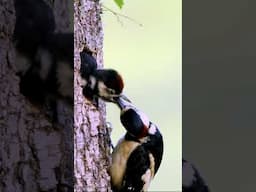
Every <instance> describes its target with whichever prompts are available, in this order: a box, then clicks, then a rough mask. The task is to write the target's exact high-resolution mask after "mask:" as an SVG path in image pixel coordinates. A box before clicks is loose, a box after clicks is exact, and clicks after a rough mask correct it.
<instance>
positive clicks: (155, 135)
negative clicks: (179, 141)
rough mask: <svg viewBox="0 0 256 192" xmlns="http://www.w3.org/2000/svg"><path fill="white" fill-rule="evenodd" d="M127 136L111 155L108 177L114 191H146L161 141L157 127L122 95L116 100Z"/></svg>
mask: <svg viewBox="0 0 256 192" xmlns="http://www.w3.org/2000/svg"><path fill="white" fill-rule="evenodd" d="M116 103H117V104H118V106H119V108H120V109H121V116H120V118H121V123H122V125H123V126H124V128H125V129H126V134H125V136H124V137H123V138H121V139H120V141H119V142H118V144H117V145H116V147H115V148H114V150H113V153H112V164H111V166H110V171H109V172H110V176H111V184H112V189H113V191H115V192H129V191H131V192H132V191H134V192H142V191H147V190H148V188H149V185H150V181H151V180H152V179H153V177H154V176H155V174H156V173H157V171H158V169H159V167H160V164H161V161H162V156H163V138H162V135H161V133H160V131H159V129H158V128H157V126H156V125H155V124H154V123H152V122H151V121H149V120H148V118H147V116H146V115H145V114H144V113H143V112H141V111H140V110H138V109H137V108H136V107H135V106H134V105H133V104H132V103H131V102H130V101H129V100H128V99H127V98H126V97H125V96H124V95H121V96H120V97H118V98H116Z"/></svg>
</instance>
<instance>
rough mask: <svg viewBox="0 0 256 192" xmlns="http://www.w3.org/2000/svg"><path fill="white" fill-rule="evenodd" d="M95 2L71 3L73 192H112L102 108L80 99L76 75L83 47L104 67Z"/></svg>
mask: <svg viewBox="0 0 256 192" xmlns="http://www.w3.org/2000/svg"><path fill="white" fill-rule="evenodd" d="M100 13H101V6H100V4H99V1H98V0H75V2H74V32H75V36H74V37H75V38H74V47H75V48H74V49H75V51H74V57H75V58H74V62H75V72H74V73H75V75H74V77H75V81H74V92H75V93H74V94H75V98H74V99H75V101H74V102H75V103H74V145H75V148H74V159H75V162H74V166H75V167H74V172H75V191H76V192H83V191H102V192H106V191H111V190H110V178H109V175H108V173H107V169H108V166H109V163H110V159H109V157H110V140H109V138H110V136H109V130H108V129H107V127H106V126H105V113H106V112H105V104H104V102H102V101H99V108H98V109H96V108H95V107H94V106H93V105H92V104H91V103H90V102H88V101H87V100H86V99H85V98H84V97H83V95H82V89H81V79H80V75H79V69H80V55H79V53H80V52H81V51H82V50H83V48H84V47H86V48H88V49H90V50H91V51H93V52H94V56H95V57H96V58H97V63H98V65H99V66H98V67H102V65H103V61H102V60H103V53H102V46H103V32H102V23H101V17H100Z"/></svg>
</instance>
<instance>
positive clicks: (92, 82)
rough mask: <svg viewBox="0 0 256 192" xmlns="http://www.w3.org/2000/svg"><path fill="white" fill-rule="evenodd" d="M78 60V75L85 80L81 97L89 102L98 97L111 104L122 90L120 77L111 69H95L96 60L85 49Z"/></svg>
mask: <svg viewBox="0 0 256 192" xmlns="http://www.w3.org/2000/svg"><path fill="white" fill-rule="evenodd" d="M80 58H81V67H80V74H81V77H82V78H83V79H84V80H85V84H84V85H83V95H84V96H85V97H86V98H87V99H88V100H90V101H95V100H96V99H97V98H98V97H99V98H101V99H103V100H105V101H110V102H113V101H114V98H116V97H118V96H119V95H120V94H121V93H122V90H123V88H124V83H123V79H122V77H121V75H120V74H119V73H118V72H117V71H116V70H113V69H97V62H96V59H95V58H94V57H93V55H92V53H90V52H89V51H88V50H86V49H84V50H83V51H82V52H81V53H80ZM96 103H97V102H96Z"/></svg>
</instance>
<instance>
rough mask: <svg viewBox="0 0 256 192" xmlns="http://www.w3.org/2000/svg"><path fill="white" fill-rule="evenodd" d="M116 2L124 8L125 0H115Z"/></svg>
mask: <svg viewBox="0 0 256 192" xmlns="http://www.w3.org/2000/svg"><path fill="white" fill-rule="evenodd" d="M114 1H115V3H116V4H117V5H118V7H119V8H120V9H122V7H123V5H124V0H114Z"/></svg>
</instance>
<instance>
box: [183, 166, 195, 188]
mask: <svg viewBox="0 0 256 192" xmlns="http://www.w3.org/2000/svg"><path fill="white" fill-rule="evenodd" d="M194 174H195V171H194V168H193V167H192V165H191V164H190V163H187V162H185V163H184V164H183V165H182V185H184V186H185V187H188V186H190V185H192V184H193V181H194V180H195V177H194Z"/></svg>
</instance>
